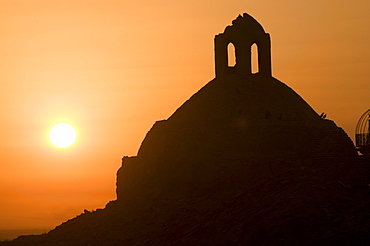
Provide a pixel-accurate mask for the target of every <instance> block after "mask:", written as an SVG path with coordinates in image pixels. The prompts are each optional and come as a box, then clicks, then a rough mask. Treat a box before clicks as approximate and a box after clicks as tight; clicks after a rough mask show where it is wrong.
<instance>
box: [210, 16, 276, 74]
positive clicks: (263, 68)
mask: <svg viewBox="0 0 370 246" xmlns="http://www.w3.org/2000/svg"><path fill="white" fill-rule="evenodd" d="M214 42H215V67H216V77H222V76H224V75H227V74H239V75H241V76H243V77H248V76H251V75H252V74H253V73H252V53H251V47H252V45H253V44H256V46H257V50H258V72H257V74H260V75H263V76H269V77H271V76H272V72H271V42H270V35H269V34H268V33H266V32H265V31H264V30H263V27H262V26H261V24H259V23H258V22H257V21H256V20H255V19H254V18H253V17H252V16H250V15H248V14H247V13H244V14H243V16H241V15H239V16H238V17H237V18H236V19H235V20H233V22H232V25H231V26H227V27H226V28H225V31H224V32H223V33H220V34H218V35H216V36H215V40H214ZM230 43H231V44H233V45H234V47H235V59H236V63H235V66H233V67H230V66H229V65H228V64H229V63H228V50H227V47H228V45H229V44H230Z"/></svg>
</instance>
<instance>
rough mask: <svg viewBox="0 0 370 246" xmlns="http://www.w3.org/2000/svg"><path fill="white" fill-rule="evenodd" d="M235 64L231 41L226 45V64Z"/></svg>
mask: <svg viewBox="0 0 370 246" xmlns="http://www.w3.org/2000/svg"><path fill="white" fill-rule="evenodd" d="M235 65H236V50H235V46H234V44H233V43H229V44H228V45H227V66H228V67H235Z"/></svg>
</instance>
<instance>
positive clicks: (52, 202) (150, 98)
mask: <svg viewBox="0 0 370 246" xmlns="http://www.w3.org/2000/svg"><path fill="white" fill-rule="evenodd" d="M0 6H1V8H0V54H1V59H0V117H1V128H0V138H1V141H0V198H1V202H0V230H3V229H34V228H41V229H52V228H54V227H55V226H56V225H58V224H60V223H61V222H63V221H65V220H67V219H69V218H72V217H74V216H75V215H77V214H80V213H81V212H83V209H85V208H86V209H90V210H91V209H96V208H101V207H104V205H105V204H106V203H107V202H108V201H110V200H114V199H115V174H116V171H117V169H118V168H119V167H120V164H121V163H120V161H121V157H122V156H123V155H135V154H136V152H137V150H138V148H139V146H140V143H141V141H142V140H143V138H144V136H145V134H146V132H147V131H148V130H149V129H150V127H151V126H152V124H153V123H154V122H155V121H156V120H161V119H165V118H168V117H169V116H170V115H171V114H172V113H173V112H174V111H175V110H176V109H177V108H178V107H179V106H180V105H181V104H182V103H183V102H184V101H185V100H187V99H188V98H189V97H190V96H191V95H192V94H193V93H195V92H196V91H197V90H198V89H200V88H201V87H202V86H203V85H205V84H206V83H207V82H208V81H210V80H211V79H213V78H214V63H213V38H214V35H216V34H218V33H221V32H223V30H224V28H225V27H226V26H227V25H230V24H231V21H232V20H233V19H235V18H236V17H237V15H238V14H241V13H243V12H248V13H249V14H251V15H252V16H253V17H255V18H256V19H257V20H258V21H259V22H260V23H261V24H262V25H263V27H264V28H265V31H266V32H268V33H270V35H271V42H272V65H273V76H274V77H276V78H277V79H279V80H281V81H283V82H284V83H286V84H288V85H289V86H290V87H292V88H293V89H294V90H295V91H296V92H298V93H299V94H300V95H301V96H302V97H303V98H304V99H305V100H306V101H307V102H308V103H309V104H310V105H311V106H312V107H313V108H314V109H315V110H316V111H317V112H318V113H321V112H325V113H326V114H327V115H328V118H329V119H332V120H334V121H335V122H336V124H337V125H338V126H340V127H343V128H344V130H345V131H346V132H347V133H348V134H349V135H350V136H351V137H352V138H353V135H354V127H355V125H356V122H357V120H358V119H359V117H360V116H361V115H362V113H364V112H365V111H366V110H367V109H368V108H370V103H369V102H370V100H369V91H370V83H369V78H370V69H369V68H370V58H369V57H370V48H369V43H370V32H369V30H370V15H369V14H368V10H369V9H370V2H369V1H367V0H343V1H335V0H326V1H322V0H313V1H296V0H280V1H272V0H270V1H268V0H259V1H246V0H216V1H200V0H177V1H169V0H167V1H164V0H162V1H153V0H152V1H132V2H128V1H122V0H85V1H84V0H0ZM61 121H64V122H68V123H70V124H72V125H73V126H74V127H75V128H76V130H77V134H78V136H77V138H78V139H77V141H76V143H75V144H74V145H72V146H71V147H70V148H67V149H57V148H56V147H53V146H52V145H51V144H50V143H49V140H48V131H49V129H50V128H51V127H52V126H53V124H55V123H58V122H61Z"/></svg>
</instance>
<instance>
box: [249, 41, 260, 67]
mask: <svg viewBox="0 0 370 246" xmlns="http://www.w3.org/2000/svg"><path fill="white" fill-rule="evenodd" d="M258 59H259V56H258V46H257V44H256V43H254V44H252V46H251V66H252V67H251V71H252V74H256V73H259V61H258Z"/></svg>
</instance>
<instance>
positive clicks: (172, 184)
mask: <svg viewBox="0 0 370 246" xmlns="http://www.w3.org/2000/svg"><path fill="white" fill-rule="evenodd" d="M253 44H256V45H257V47H258V68H259V71H258V72H257V73H252V69H251V46H252V45H253ZM228 45H233V46H234V47H235V57H236V64H235V66H232V67H231V66H230V65H229V62H228V49H227V47H228ZM215 64H216V66H215V67H216V78H215V79H213V80H212V81H210V82H209V83H208V84H206V85H205V86H204V87H203V88H202V89H200V90H199V91H198V92H197V93H195V94H194V95H193V96H192V97H191V98H190V99H189V100H188V101H186V102H185V103H184V104H183V105H182V106H181V107H180V108H179V109H177V110H176V112H175V113H174V114H173V115H172V116H170V117H169V118H168V119H167V120H162V121H158V122H156V123H155V124H154V126H153V127H152V128H151V129H150V131H149V132H148V133H147V135H146V137H145V139H144V141H143V142H142V144H141V146H140V149H139V152H138V155H137V156H134V157H124V158H123V159H122V167H121V168H120V169H119V171H118V173H117V200H116V201H112V202H109V203H108V204H107V205H106V207H105V208H104V209H98V210H96V211H93V212H90V211H87V210H85V212H84V213H83V214H81V215H79V216H77V217H76V218H74V219H71V220H69V221H67V222H65V223H63V224H61V225H59V226H57V227H56V228H55V229H54V230H51V231H50V232H49V233H47V234H44V235H40V236H28V237H19V238H18V239H16V240H14V241H13V242H10V243H9V244H7V242H4V243H2V242H0V245H45V246H46V245H68V246H70V245H78V246H80V245H160V246H163V245H169V246H170V245H212V246H214V245H369V243H370V236H369V235H370V229H369V228H370V220H369V218H368V214H369V213H370V199H369V197H368V190H367V189H368V183H367V177H366V175H367V172H368V169H366V166H365V165H364V164H365V163H364V161H362V160H361V158H359V156H357V154H356V150H355V147H354V145H353V143H352V141H351V140H350V138H349V137H348V136H347V134H346V133H345V132H344V131H343V130H342V129H341V128H339V127H337V126H336V125H335V124H334V122H333V121H331V120H326V119H324V117H322V116H319V115H318V114H317V113H316V112H315V111H314V110H313V109H312V108H311V107H310V106H309V105H308V104H307V103H306V102H305V101H304V100H303V99H302V98H301V97H300V96H299V95H298V94H297V93H295V92H294V91H293V90H292V89H291V88H289V87H288V86H287V85H285V84H284V83H282V82H280V81H279V80H277V79H275V78H273V77H272V72H271V55H270V37H269V34H268V33H266V32H265V31H264V29H263V28H262V26H261V25H260V24H259V23H258V22H257V21H256V20H255V19H253V18H252V17H251V16H249V15H248V14H244V15H243V16H239V17H238V18H237V19H236V20H234V21H233V25H232V26H228V27H227V28H226V29H225V31H224V33H221V34H219V35H217V36H216V37H215Z"/></svg>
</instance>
